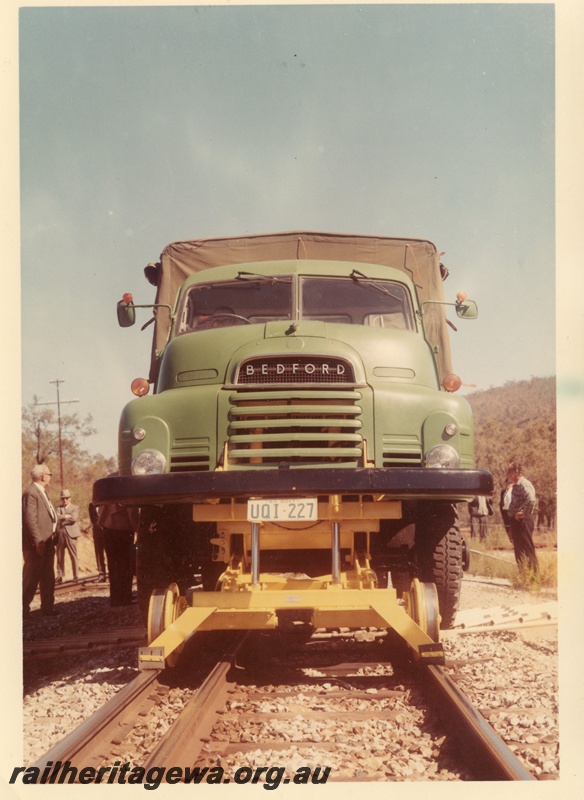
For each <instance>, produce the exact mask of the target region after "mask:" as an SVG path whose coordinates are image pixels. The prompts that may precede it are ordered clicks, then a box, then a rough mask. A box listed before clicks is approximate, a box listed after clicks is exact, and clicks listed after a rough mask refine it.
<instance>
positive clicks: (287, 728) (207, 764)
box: [35, 633, 534, 788]
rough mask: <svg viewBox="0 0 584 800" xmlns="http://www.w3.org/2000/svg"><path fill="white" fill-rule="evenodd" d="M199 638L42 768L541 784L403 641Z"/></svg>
mask: <svg viewBox="0 0 584 800" xmlns="http://www.w3.org/2000/svg"><path fill="white" fill-rule="evenodd" d="M199 636H200V635H199V634H196V635H195V636H194V637H193V640H192V641H191V642H189V643H187V648H186V650H185V658H183V659H182V663H179V665H178V666H177V667H176V668H175V669H174V670H172V671H170V670H164V671H161V672H158V671H145V672H142V673H140V674H139V676H138V677H137V678H136V679H135V680H134V681H132V683H131V684H129V685H128V686H126V687H125V688H124V689H122V690H121V691H120V692H119V693H118V694H117V695H116V696H115V698H113V700H112V701H110V702H109V703H107V704H106V706H104V707H102V708H101V709H100V710H99V711H98V712H96V713H95V714H94V715H93V717H91V718H90V719H89V720H87V722H85V723H84V724H83V725H81V726H80V728H78V729H77V730H76V731H74V732H73V733H72V734H70V735H69V736H68V737H66V739H64V740H63V742H61V743H60V744H59V745H57V746H56V747H54V748H52V749H51V750H50V751H49V752H48V753H46V754H45V755H44V756H43V757H42V758H41V759H39V760H38V761H37V763H36V764H35V766H36V767H37V768H38V769H39V770H40V771H41V772H43V773H44V771H45V769H46V768H47V766H48V765H49V762H52V765H53V767H52V768H54V765H57V764H58V763H59V762H61V763H62V764H64V763H66V762H70V764H71V766H72V767H77V768H79V769H81V768H87V767H92V768H94V769H96V770H99V769H100V768H101V769H103V770H105V772H104V777H103V782H106V780H107V779H108V775H109V776H111V775H112V774H113V772H112V770H113V769H114V768H115V769H116V770H118V775H117V777H116V780H117V778H118V777H119V774H120V773H119V770H120V769H122V768H123V765H124V764H128V765H130V764H131V765H133V766H132V768H134V767H138V768H141V769H143V770H144V771H145V774H146V775H147V774H152V773H151V771H152V770H156V771H157V773H160V770H161V769H164V770H172V768H177V765H180V766H181V767H182V768H183V769H184V768H187V767H188V769H189V771H190V772H189V776H190V778H187V779H190V780H194V782H207V781H208V782H229V781H231V780H233V781H234V782H236V783H238V782H239V783H244V782H258V781H260V782H261V781H269V780H272V781H273V782H274V781H277V782H278V783H279V782H280V781H281V782H306V781H304V780H299V779H298V776H299V775H301V776H304V775H305V773H304V772H302V770H304V771H306V770H309V771H311V776H312V777H311V780H312V782H315V783H318V782H326V781H327V780H328V781H330V782H332V781H344V782H347V781H399V780H533V779H534V776H533V775H532V774H531V773H530V772H529V771H528V770H527V769H526V767H525V766H524V765H523V764H522V763H521V762H520V761H519V760H518V759H517V758H516V757H515V756H514V754H513V753H512V752H511V751H510V750H509V748H508V747H507V746H506V745H505V743H504V742H503V740H502V739H501V737H500V736H498V735H497V734H496V733H495V731H494V730H493V729H492V728H491V727H490V726H489V725H488V723H487V722H486V721H485V717H484V716H483V715H481V714H480V713H479V711H478V710H477V709H476V708H475V707H474V706H473V704H472V703H471V702H470V701H469V700H468V698H467V697H465V695H464V694H463V692H462V691H461V689H460V688H459V687H458V686H457V684H455V683H454V681H453V679H452V677H450V676H449V675H448V668H441V667H436V666H426V667H417V668H414V667H413V665H412V664H411V663H410V662H409V660H408V658H407V655H405V654H404V652H403V650H402V649H401V648H400V647H399V646H398V645H397V644H396V643H395V642H394V641H393V640H392V639H390V642H391V647H388V646H387V643H386V642H384V640H383V639H380V638H376V637H375V635H374V634H366V633H364V634H361V635H360V636H358V637H355V636H339V637H336V638H335V637H332V638H331V637H329V638H328V639H327V638H321V639H318V638H317V639H312V640H309V641H307V642H299V641H298V639H297V638H296V639H294V638H293V639H290V638H289V637H284V636H283V637H280V638H279V639H278V640H275V638H274V636H273V635H265V634H263V635H262V634H259V635H258V634H248V635H247V638H246V637H238V638H237V639H235V638H234V639H232V640H231V641H230V642H229V646H228V648H227V650H225V651H224V652H223V653H222V654H220V655H219V656H218V657H216V658H215V659H214V660H213V659H212V658H210V655H211V649H210V648H209V647H207V646H205V647H203V648H202V650H201V646H200V643H198V642H197V639H198V637H199ZM357 638H361V639H363V638H366V639H367V638H368V639H369V641H357V640H356V639H357ZM200 641H202V640H200ZM218 641H220V640H219V638H218V637H217V636H215V639H214V642H215V643H217V642H218ZM223 641H224V640H223ZM276 642H277V645H276ZM191 648H194V651H193V652H192V653H191V656H190V657H189V655H188V652H189V649H191ZM197 653H198V656H197ZM201 655H204V656H206V657H207V661H208V663H207V667H206V677H205V678H204V679H203V674H202V672H201V675H200V681H199V682H198V683H197V681H195V682H194V683H193V680H192V678H191V679H190V685H191V686H192V687H194V688H192V689H191V690H189V691H187V692H185V693H183V694H182V695H181V700H180V702H179V703H177V702H173V703H171V704H170V705H172V709H171V713H170V715H169V717H167V718H165V722H164V723H161V717H162V716H163V714H162V708H163V707H164V706H165V704H166V705H169V704H168V702H167V701H168V698H169V694H170V693H171V692H172V691H173V688H172V684H173V683H174V685H175V686H176V685H177V683H179V682H181V681H184V679H185V676H186V675H187V673H188V670H187V668H186V666H185V665H186V664H187V663H188V661H190V662H193V663H196V662H197V661H199V662H200V660H201ZM364 659H366V660H364ZM199 668H200V670H201V669H203V665H202V664H200V663H199ZM455 669H456V670H458V671H459V670H460V669H461V663H460V662H457V663H456V664H455ZM437 698H438V699H439V703H438V704H436V700H437ZM181 709H182V710H181ZM153 729H156V730H157V731H158V732H159V733H160V735H158V736H157V738H156V737H155V736H153V734H152V731H153ZM116 764H117V767H114V766H113V765H116ZM278 765H285V766H281V767H280V766H278ZM129 769H130V767H129V766H128V768H127V770H126V773H127V774H131V773H130V772H128V770H129ZM164 774H168V775H171V774H174V776H175V777H176V775H177V773H176V771H175V773H167V772H165V773H164ZM193 776H194V777H193ZM238 776H239V779H238ZM181 779H183V780H184V779H185V778H184V774H183V777H182V778H181ZM110 782H115V781H110ZM122 782H123V781H122ZM271 788H275V786H272V787H271Z"/></svg>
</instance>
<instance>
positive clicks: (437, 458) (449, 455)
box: [425, 444, 460, 469]
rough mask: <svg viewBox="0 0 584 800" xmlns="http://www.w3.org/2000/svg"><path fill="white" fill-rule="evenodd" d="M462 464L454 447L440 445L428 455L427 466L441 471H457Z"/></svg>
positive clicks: (429, 451)
mask: <svg viewBox="0 0 584 800" xmlns="http://www.w3.org/2000/svg"><path fill="white" fill-rule="evenodd" d="M459 464H460V457H459V455H458V453H457V452H456V450H455V449H454V447H450V445H449V444H439V445H436V447H433V448H432V449H431V450H428V452H427V453H426V462H425V466H427V467H437V468H439V469H455V468H456V467H458V466H459Z"/></svg>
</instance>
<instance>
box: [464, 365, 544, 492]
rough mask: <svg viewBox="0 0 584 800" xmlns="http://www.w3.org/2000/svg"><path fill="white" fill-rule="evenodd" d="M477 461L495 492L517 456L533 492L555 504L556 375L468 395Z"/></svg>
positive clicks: (508, 384)
mask: <svg viewBox="0 0 584 800" xmlns="http://www.w3.org/2000/svg"><path fill="white" fill-rule="evenodd" d="M467 400H468V401H469V403H470V405H471V407H472V410H473V413H474V418H475V454H476V462H477V466H478V467H480V468H482V469H488V470H490V471H491V472H492V473H493V478H494V482H495V497H496V498H497V499H498V490H499V489H500V488H501V487H502V481H503V480H504V478H505V473H506V471H507V464H508V462H509V461H520V462H521V463H522V464H523V465H524V468H525V476H526V477H527V478H528V479H529V480H530V481H531V482H532V483H533V485H534V486H535V490H536V492H537V494H538V497H539V499H540V501H541V500H543V501H544V502H545V503H546V504H547V503H548V502H549V501H550V500H551V501H552V503H554V504H555V495H556V379H555V377H550V378H532V379H531V380H530V381H518V382H510V383H506V384H505V385H504V386H500V387H497V388H494V389H487V390H486V391H481V392H474V393H473V394H470V395H467Z"/></svg>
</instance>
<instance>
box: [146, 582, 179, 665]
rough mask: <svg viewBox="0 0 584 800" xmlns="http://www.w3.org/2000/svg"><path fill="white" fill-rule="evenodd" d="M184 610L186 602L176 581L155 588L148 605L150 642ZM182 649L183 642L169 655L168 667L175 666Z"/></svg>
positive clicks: (167, 659)
mask: <svg viewBox="0 0 584 800" xmlns="http://www.w3.org/2000/svg"><path fill="white" fill-rule="evenodd" d="M183 611H184V602H183V601H182V600H181V596H180V591H179V588H178V586H177V585H176V583H171V584H170V585H169V586H167V587H166V588H158V589H153V590H152V594H151V595H150V605H149V606H148V644H150V643H151V642H153V641H154V640H155V639H157V638H158V637H159V636H160V634H161V633H164V631H165V630H166V629H167V628H168V627H169V626H170V625H172V623H173V622H174V621H175V619H176V618H177V617H179V616H180V615H181V614H182V612H183ZM182 649H183V645H182V644H181V645H180V647H177V649H176V650H174V651H173V652H172V653H171V654H170V655H169V656H167V658H166V666H167V667H174V665H175V664H176V662H177V661H178V657H179V655H180V653H181V651H182Z"/></svg>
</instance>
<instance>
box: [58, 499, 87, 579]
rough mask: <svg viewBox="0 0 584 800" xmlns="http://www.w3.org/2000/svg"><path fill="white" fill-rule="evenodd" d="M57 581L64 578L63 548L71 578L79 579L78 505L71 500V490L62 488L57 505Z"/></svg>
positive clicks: (79, 529) (79, 531)
mask: <svg viewBox="0 0 584 800" xmlns="http://www.w3.org/2000/svg"><path fill="white" fill-rule="evenodd" d="M57 523H58V524H57V530H58V539H57V583H62V581H63V579H64V578H65V550H67V551H68V553H69V557H70V558H71V568H72V570H73V580H74V581H77V580H78V579H79V575H78V562H77V539H78V538H79V536H80V535H81V528H80V527H79V506H74V505H73V503H72V502H71V492H70V491H69V489H63V491H62V492H61V505H60V506H57Z"/></svg>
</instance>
